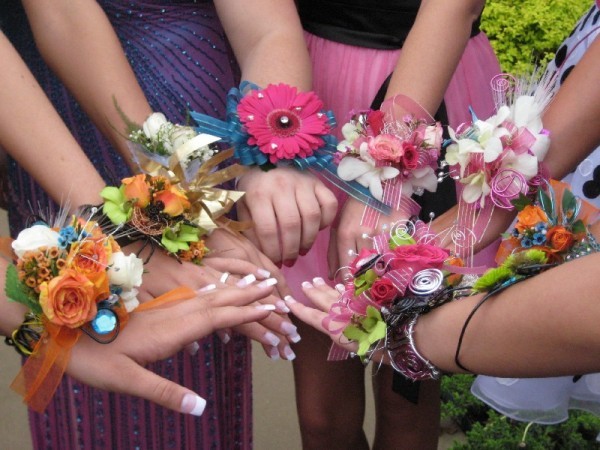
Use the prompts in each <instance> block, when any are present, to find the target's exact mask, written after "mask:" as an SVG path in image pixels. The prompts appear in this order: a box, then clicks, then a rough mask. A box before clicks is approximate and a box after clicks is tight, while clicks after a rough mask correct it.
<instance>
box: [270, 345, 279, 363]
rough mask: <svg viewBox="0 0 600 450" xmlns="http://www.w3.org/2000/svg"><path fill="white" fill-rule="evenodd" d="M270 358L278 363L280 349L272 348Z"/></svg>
mask: <svg viewBox="0 0 600 450" xmlns="http://www.w3.org/2000/svg"><path fill="white" fill-rule="evenodd" d="M269 358H271V359H272V360H273V361H277V360H278V359H279V349H278V348H277V347H271V350H269Z"/></svg>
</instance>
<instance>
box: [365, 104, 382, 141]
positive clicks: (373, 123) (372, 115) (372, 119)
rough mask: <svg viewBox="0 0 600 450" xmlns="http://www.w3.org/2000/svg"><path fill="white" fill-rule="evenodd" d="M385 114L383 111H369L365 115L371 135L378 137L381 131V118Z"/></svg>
mask: <svg viewBox="0 0 600 450" xmlns="http://www.w3.org/2000/svg"><path fill="white" fill-rule="evenodd" d="M384 117H385V114H383V111H379V110H376V111H369V113H368V114H367V125H369V127H370V128H371V133H373V134H374V135H378V134H379V133H381V131H382V130H383V124H384V122H383V118H384Z"/></svg>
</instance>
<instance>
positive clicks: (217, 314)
mask: <svg viewBox="0 0 600 450" xmlns="http://www.w3.org/2000/svg"><path fill="white" fill-rule="evenodd" d="M272 291H273V289H272V287H259V286H247V287H245V288H235V287H227V288H224V289H220V290H218V291H210V292H207V293H202V294H199V295H198V296H197V297H195V298H192V299H188V300H182V301H179V302H178V303H175V304H171V305H168V306H165V307H163V308H157V309H150V310H146V311H142V312H135V311H134V312H133V313H132V314H131V315H130V317H129V321H128V323H127V326H125V327H124V329H123V330H121V332H120V333H119V336H118V338H117V339H116V340H115V341H113V342H112V343H110V344H99V343H97V342H95V341H93V340H92V339H91V338H89V337H87V336H82V337H81V339H79V341H78V343H77V345H76V346H75V347H74V348H73V350H72V353H71V359H70V361H69V365H68V367H67V373H68V374H69V375H71V376H73V377H74V378H76V379H78V380H80V381H81V382H83V383H86V384H89V385H90V386H94V387H97V388H101V389H105V390H108V391H114V392H119V393H124V394H130V395H135V396H138V397H141V398H144V399H147V400H150V401H152V402H155V403H157V404H159V405H161V406H164V407H166V408H169V409H172V410H174V411H179V412H182V413H186V414H193V415H196V416H199V415H201V414H202V412H203V411H204V407H205V404H206V401H205V400H204V399H203V398H201V397H199V396H198V395H197V394H196V393H194V392H192V391H190V390H189V389H186V388H184V387H183V386H180V385H178V384H176V383H174V382H172V381H169V380H166V379H164V378H162V377H160V376H159V375H157V374H155V373H153V372H151V371H149V370H147V369H145V368H144V366H145V365H146V364H148V363H151V362H154V361H158V360H161V359H165V358H167V357H169V356H171V355H172V354H174V353H176V352H178V351H180V350H181V349H182V348H184V346H186V345H188V344H190V343H192V342H194V341H196V340H197V339H200V338H202V337H204V336H206V335H208V334H210V333H212V332H213V331H215V330H217V329H220V328H227V327H233V326H236V325H240V324H243V323H248V322H254V321H258V320H262V319H265V318H266V317H267V316H268V315H269V313H270V310H269V309H268V307H267V309H265V306H264V305H258V306H248V305H250V304H251V303H254V302H257V301H260V300H261V299H263V298H265V297H267V296H269V295H271V294H272ZM200 394H201V393H200Z"/></svg>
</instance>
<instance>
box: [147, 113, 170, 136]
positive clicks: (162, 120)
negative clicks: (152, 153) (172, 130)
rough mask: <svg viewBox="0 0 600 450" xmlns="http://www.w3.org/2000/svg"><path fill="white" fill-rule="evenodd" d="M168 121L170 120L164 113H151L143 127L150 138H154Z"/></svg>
mask: <svg viewBox="0 0 600 450" xmlns="http://www.w3.org/2000/svg"><path fill="white" fill-rule="evenodd" d="M167 123H169V121H168V120H167V118H166V117H165V115H164V114H163V113H160V112H155V113H152V114H150V117H148V118H147V119H146V121H145V122H144V124H143V125H142V129H143V130H144V134H145V135H146V137H147V138H148V139H153V138H155V137H157V135H158V134H159V133H160V132H161V129H162V127H163V126H164V125H166V124H167Z"/></svg>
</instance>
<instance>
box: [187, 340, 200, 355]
mask: <svg viewBox="0 0 600 450" xmlns="http://www.w3.org/2000/svg"><path fill="white" fill-rule="evenodd" d="M185 350H186V351H187V352H188V353H189V354H190V355H192V356H194V355H195V354H196V353H198V350H200V345H199V344H198V343H197V342H192V343H191V344H189V345H186V346H185Z"/></svg>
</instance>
